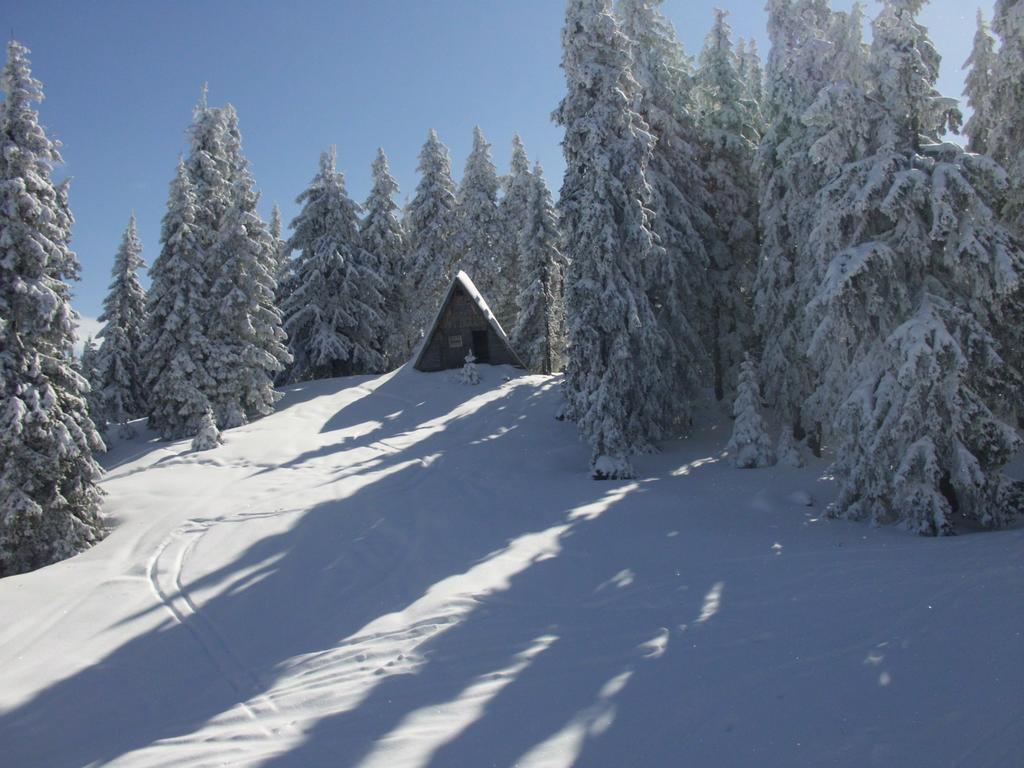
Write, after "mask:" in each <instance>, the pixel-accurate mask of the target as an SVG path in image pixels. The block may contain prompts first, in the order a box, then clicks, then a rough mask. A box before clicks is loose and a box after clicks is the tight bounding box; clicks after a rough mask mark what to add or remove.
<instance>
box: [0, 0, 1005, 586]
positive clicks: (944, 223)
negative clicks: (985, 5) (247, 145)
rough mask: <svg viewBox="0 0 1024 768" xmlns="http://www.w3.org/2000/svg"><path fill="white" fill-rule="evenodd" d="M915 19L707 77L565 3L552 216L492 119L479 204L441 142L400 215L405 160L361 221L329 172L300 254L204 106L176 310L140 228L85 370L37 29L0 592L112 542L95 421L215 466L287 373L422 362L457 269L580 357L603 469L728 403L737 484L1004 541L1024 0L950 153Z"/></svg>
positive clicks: (596, 11) (640, 18) (302, 375)
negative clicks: (103, 512) (560, 168)
mask: <svg viewBox="0 0 1024 768" xmlns="http://www.w3.org/2000/svg"><path fill="white" fill-rule="evenodd" d="M922 4H923V3H922V0H885V2H883V3H882V10H881V11H880V13H879V14H878V16H877V17H876V18H875V19H874V20H873V21H872V22H871V29H872V36H871V42H870V43H865V42H864V41H863V39H862V30H863V27H864V21H863V18H862V10H861V9H860V8H859V6H855V7H854V9H853V10H852V11H850V12H838V11H833V10H832V9H831V7H830V5H829V3H828V2H827V0H770V1H769V3H768V7H767V10H768V16H769V22H768V24H769V27H768V32H769V37H770V40H771V50H770V52H769V54H768V57H767V63H766V65H765V67H764V69H762V61H761V58H760V56H759V54H758V52H757V49H756V46H755V44H754V43H752V42H749V43H748V42H744V41H742V40H741V41H739V42H738V43H736V42H734V40H733V36H732V33H731V30H730V28H729V25H728V22H727V15H726V14H725V13H724V12H721V11H719V12H716V14H715V18H714V21H713V25H712V29H711V31H710V32H709V33H708V35H707V37H706V39H705V43H704V46H703V49H702V51H701V52H700V55H699V57H698V58H697V59H696V61H695V60H694V59H693V58H691V57H690V56H688V55H687V54H686V53H685V51H684V50H683V48H682V46H681V44H680V43H679V41H678V39H677V37H676V34H675V31H674V29H673V28H672V26H671V24H670V23H669V22H668V21H667V20H666V19H665V17H664V16H663V15H662V14H661V12H660V10H659V6H660V5H661V0H619V2H618V3H617V5H616V6H615V7H613V6H612V2H611V0H568V2H567V7H566V17H565V26H564V30H563V37H562V42H563V59H562V69H563V71H564V75H565V78H566V95H565V97H564V98H563V100H562V102H561V103H560V104H559V105H558V106H557V108H556V109H555V111H554V113H553V119H554V120H555V121H556V122H557V123H558V124H559V125H561V126H562V127H563V128H564V129H565V138H564V140H563V143H562V146H563V151H564V155H565V160H566V171H565V176H564V179H563V182H562V187H561V192H560V195H559V198H558V200H557V203H556V202H554V201H553V200H552V197H551V194H550V192H549V190H548V187H547V185H546V183H545V181H544V178H543V173H542V170H541V169H540V167H539V166H537V167H535V168H532V169H531V167H530V163H529V160H528V158H527V155H526V151H525V149H524V147H523V145H522V142H521V141H519V140H518V138H516V140H515V141H514V145H513V153H512V161H511V168H510V170H509V173H508V174H506V175H499V174H498V173H497V171H496V169H495V166H494V164H493V162H492V160H491V156H490V145H489V144H488V143H487V141H486V139H485V137H484V135H483V133H482V132H481V131H480V129H479V128H477V129H476V130H475V131H474V136H473V148H472V151H471V153H470V155H469V158H468V160H467V162H466V166H465V171H464V173H463V176H462V179H461V181H460V183H459V184H456V183H455V181H454V179H453V178H452V172H451V161H450V157H449V153H448V150H447V148H446V147H445V146H444V144H443V143H442V142H441V140H440V138H439V137H438V136H437V134H436V133H435V132H434V131H431V132H430V133H429V135H428V137H427V141H426V143H425V144H424V146H423V149H422V152H421V154H420V162H419V168H418V170H419V173H420V179H419V183H418V185H417V187H416V190H415V195H414V197H413V199H412V200H411V202H410V203H409V204H408V205H407V206H406V207H405V208H404V209H403V208H401V207H400V206H399V205H398V204H397V203H396V202H395V197H396V195H397V193H398V185H397V183H396V182H395V180H394V178H393V177H392V176H391V174H390V171H389V168H388V161H387V157H386V155H385V154H384V152H383V150H381V151H379V152H378V155H377V157H376V159H375V160H374V162H373V186H372V190H371V192H370V195H369V197H368V199H367V200H366V201H365V202H364V203H363V204H359V203H357V202H355V201H354V200H353V199H352V198H351V197H350V196H349V194H348V192H347V190H346V186H345V179H344V175H343V174H342V173H341V172H340V171H339V170H338V169H337V168H336V156H335V152H334V150H333V149H330V150H328V151H327V152H325V153H324V154H323V155H322V157H321V159H320V164H319V168H318V171H317V173H316V175H315V176H314V178H313V180H312V181H311V183H310V185H309V186H308V188H307V189H306V190H305V191H303V192H302V194H301V195H300V196H299V198H298V202H299V204H300V205H301V210H300V212H299V214H298V216H297V217H296V218H295V220H294V221H293V222H292V223H291V233H290V236H289V237H288V238H287V239H284V238H283V236H282V223H281V220H280V215H279V213H278V211H277V209H276V207H275V210H274V213H273V215H272V217H271V220H270V222H269V223H267V222H264V221H263V220H262V219H261V218H260V216H259V214H258V213H257V210H256V208H257V203H258V200H259V193H258V191H257V189H256V185H255V181H254V179H253V175H252V172H251V169H250V167H249V163H248V161H247V160H246V158H245V155H244V153H243V151H242V141H241V133H240V130H239V121H238V115H237V113H236V112H235V110H234V109H233V108H232V107H231V106H230V105H228V106H225V107H212V106H210V105H209V104H208V103H207V97H206V94H205V91H204V93H203V96H202V98H201V99H200V101H199V103H198V105H197V106H196V108H195V110H194V113H193V117H192V123H191V126H190V130H189V147H188V151H187V153H186V154H185V155H184V156H183V157H181V158H180V159H179V162H178V166H177V171H176V174H175V177H174V179H173V180H172V182H171V185H170V190H169V195H168V202H167V209H166V213H165V215H164V218H163V222H162V227H161V235H160V251H159V254H158V256H157V258H156V259H155V260H154V263H153V266H152V269H151V270H150V277H151V287H150V290H149V292H148V294H147V293H146V292H144V291H143V289H142V286H141V283H140V281H139V278H138V274H139V271H140V270H141V269H142V268H143V267H144V262H143V260H142V247H141V244H140V242H139V238H138V234H137V232H136V228H135V222H134V217H132V219H131V220H130V221H129V224H128V228H127V229H126V231H125V234H124V237H123V240H122V243H121V246H120V248H119V250H118V252H117V254H116V257H115V261H114V268H113V275H112V282H111V286H110V291H109V294H108V296H107V298H106V300H105V302H104V308H103V309H104V311H103V315H102V316H101V318H100V319H101V321H102V322H103V323H104V327H103V331H102V332H101V334H100V341H101V344H100V345H99V346H98V347H97V346H96V345H95V344H94V343H92V342H91V341H90V343H89V344H87V346H86V348H85V352H84V354H83V356H82V360H81V361H77V360H75V359H74V356H73V354H72V344H73V334H74V324H75V314H74V312H73V310H72V309H71V307H70V295H69V289H68V281H70V280H74V279H76V278H77V276H78V264H77V261H76V259H75V256H74V254H73V252H72V251H71V250H70V247H69V241H70V234H71V226H72V222H73V219H72V216H71V212H70V210H69V208H68V195H67V193H68V190H67V185H66V184H59V185H57V184H54V183H53V182H52V181H51V172H52V169H53V167H54V166H55V165H56V164H58V163H60V155H59V147H58V144H57V143H56V142H54V141H52V140H50V139H48V138H47V137H46V135H45V132H44V131H43V129H42V128H41V126H40V125H39V121H38V115H37V113H36V111H35V107H34V104H35V103H38V101H40V100H41V98H42V89H41V85H40V84H39V83H38V82H37V81H36V80H35V79H34V78H33V77H32V75H31V72H30V68H29V62H28V59H27V53H28V51H27V50H26V49H25V48H24V46H22V45H20V44H19V43H17V42H11V43H10V44H9V46H8V61H7V65H6V67H5V69H4V73H3V89H4V91H5V93H6V99H5V101H4V103H3V109H2V114H0V141H2V142H3V153H2V154H0V195H2V199H0V246H2V248H3V249H4V254H5V255H4V257H3V258H0V278H2V281H0V340H2V344H3V347H2V349H0V373H2V382H3V387H4V403H3V412H2V419H3V430H2V434H0V508H2V509H3V512H4V514H3V516H2V518H0V572H4V573H14V572H20V571H23V570H27V569H30V568H34V567H38V566H40V565H43V564H46V563H48V562H52V561H54V560H57V559H60V558H62V557H66V556H68V555H69V554H73V553H74V552H76V551H80V550H81V549H82V548H84V547H86V546H88V545H89V544H91V543H92V542H93V541H95V540H97V539H98V538H99V537H100V536H101V535H102V525H101V522H100V515H99V508H100V501H101V498H100V497H101V494H100V491H99V490H98V488H97V485H96V482H97V479H98V477H99V468H98V466H97V464H96V462H95V460H94V458H93V454H94V453H95V452H97V451H100V450H102V449H103V443H102V439H101V437H100V432H99V431H98V430H97V426H99V427H100V429H103V428H105V427H106V424H107V423H108V422H109V423H112V424H118V425H121V428H122V429H129V428H130V427H129V422H130V421H132V420H133V419H136V418H139V417H142V416H145V417H147V418H148V421H149V424H150V425H151V426H152V427H153V428H154V429H155V430H157V431H158V432H159V433H160V434H161V435H162V436H163V437H165V438H183V437H193V438H194V445H195V447H197V448H208V447H212V446H215V445H216V444H217V443H218V442H219V441H220V435H219V432H220V430H221V429H225V428H230V427H234V426H238V425H240V424H243V423H245V422H247V421H248V420H251V419H254V418H259V417H260V416H263V415H266V414H267V413H270V412H271V411H272V410H273V408H274V404H275V402H276V401H277V400H278V398H279V397H280V393H279V392H278V391H277V389H276V387H277V386H279V385H281V384H282V383H287V382H293V381H301V380H305V379H310V378H320V377H325V376H337V375H348V374H356V373H379V372H383V371H386V370H389V369H392V368H394V367H397V366H398V365H400V364H402V363H403V362H404V361H405V360H406V359H407V358H408V356H409V354H410V352H411V350H412V348H413V347H414V346H415V344H416V343H417V342H418V341H419V338H420V334H421V333H422V329H423V328H424V327H425V326H426V325H427V324H428V323H429V321H430V319H431V318H432V314H433V313H434V312H435V311H436V308H437V304H438V302H439V301H440V298H441V296H442V295H443V292H444V290H445V288H446V287H447V285H448V283H449V282H450V280H451V279H452V276H453V275H454V273H455V272H456V271H457V270H458V269H465V270H466V271H467V272H469V273H470V274H471V275H472V277H473V279H474V281H475V282H476V284H477V285H478V286H479V287H480V288H481V291H482V292H483V294H484V295H485V296H487V298H488V299H489V300H490V302H491V303H492V305H493V307H494V309H495V313H496V315H497V317H498V319H499V321H500V322H501V323H502V325H503V326H504V327H505V328H507V329H511V336H512V340H513V345H514V346H515V347H516V349H517V350H518V351H519V353H520V355H521V356H522V357H524V358H525V359H526V360H527V361H528V363H529V365H530V366H531V368H532V369H533V370H535V371H539V372H544V373H550V372H553V371H557V370H560V369H562V368H563V367H564V369H565V378H564V391H565V395H566V407H565V413H564V415H565V417H566V418H570V419H572V420H573V421H575V422H576V424H577V425H578V427H579V431H580V433H581V435H582V437H583V438H584V439H585V440H587V441H588V442H589V443H590V445H591V446H592V449H593V450H592V460H591V470H592V474H593V475H594V477H596V478H627V477H631V476H632V475H633V473H634V471H633V467H632V461H631V460H632V458H633V457H635V456H636V455H638V454H641V453H644V452H648V451H652V450H656V447H657V445H658V443H659V442H660V441H662V440H664V439H666V438H672V437H677V436H680V435H683V434H685V432H686V430H687V428H688V426H689V425H690V424H691V422H692V419H693V417H694V415H695V414H696V413H697V412H699V411H701V410H704V409H707V408H709V407H716V406H715V404H716V402H723V403H733V409H734V416H735V417H736V421H735V429H734V434H733V437H732V440H731V441H730V444H729V447H728V453H729V455H730V458H731V460H732V461H733V462H734V463H736V464H737V465H738V466H764V465H766V464H769V463H772V462H773V461H775V460H781V461H785V462H787V463H799V462H800V461H801V460H802V459H801V452H802V451H803V450H805V449H806V450H809V451H813V452H814V453H818V454H820V453H821V452H822V451H824V450H826V449H829V450H831V451H832V452H833V453H834V456H835V470H836V477H837V480H838V482H839V497H838V499H837V501H836V503H835V504H834V505H833V507H832V509H831V513H832V514H834V515H836V516H844V517H850V518H855V519H870V520H872V521H875V522H892V521H902V522H903V523H905V524H906V525H908V526H909V527H911V528H912V529H914V530H918V531H920V532H922V533H929V534H947V533H952V532H954V530H955V529H956V527H957V525H958V524H960V523H962V522H969V523H971V524H976V525H980V526H983V527H999V526H1001V525H1004V524H1006V523H1007V522H1009V521H1010V520H1011V519H1012V518H1013V517H1014V515H1015V514H1017V513H1018V512H1019V511H1020V509H1021V505H1022V503H1024V502H1022V496H1024V494H1022V492H1021V489H1020V485H1019V484H1015V483H1013V482H1011V481H1010V480H1009V479H1008V478H1007V477H1006V476H1005V475H1004V474H1003V472H1002V468H1003V466H1004V465H1005V464H1006V463H1007V461H1008V460H1009V459H1010V458H1011V457H1012V456H1013V454H1014V453H1016V452H1017V451H1019V450H1020V447H1021V439H1020V435H1019V433H1018V431H1017V429H1016V428H1015V426H1019V424H1020V419H1021V418H1022V414H1024V375H1022V371H1024V360H1022V355H1024V339H1022V326H1024V297H1022V288H1021V279H1020V276H1021V274H1022V272H1024V251H1022V246H1021V238H1022V236H1024V135H1022V131H1024V128H1022V126H1024V120H1022V119H1021V118H1022V103H1024V98H1022V97H1024V21H1022V19H1024V2H1022V0H998V1H997V3H996V6H995V13H994V17H993V22H992V26H991V29H990V27H989V25H988V24H987V23H985V21H984V20H983V19H982V18H981V16H980V14H979V28H978V33H977V35H976V38H975V43H974V51H973V53H972V55H971V58H970V59H969V60H968V62H967V66H968V68H969V74H968V78H967V89H966V92H965V95H966V97H967V101H968V103H969V104H970V106H971V107H972V109H973V115H972V117H971V119H970V120H969V121H968V122H967V123H966V125H965V126H963V131H964V133H965V135H966V137H967V140H968V143H967V147H966V148H962V147H960V146H959V145H957V144H954V143H951V142H949V141H946V140H945V135H946V134H947V133H948V132H949V131H956V130H960V128H961V126H960V122H961V116H960V112H959V110H958V109H957V102H956V101H955V100H952V99H949V98H944V97H943V96H942V95H941V94H939V93H938V92H937V90H936V87H935V83H936V81H937V77H938V67H939V60H940V58H939V54H938V53H937V51H936V49H935V47H934V45H933V44H932V42H931V40H930V39H929V37H928V34H927V30H926V29H925V28H924V27H923V26H922V25H921V24H920V23H919V22H918V20H917V13H918V11H919V10H920V7H921V6H922ZM993 32H994V34H993ZM90 382H91V386H90ZM762 410H763V411H764V412H765V414H766V415H765V416H764V417H762V415H761V412H762ZM1015 422H1016V425H1015ZM772 430H775V431H777V435H778V436H777V438H771V437H770V436H769V432H770V431H772Z"/></svg>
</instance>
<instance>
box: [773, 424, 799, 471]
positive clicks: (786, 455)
mask: <svg viewBox="0 0 1024 768" xmlns="http://www.w3.org/2000/svg"><path fill="white" fill-rule="evenodd" d="M775 457H776V461H777V462H778V463H779V464H781V465H783V466H784V467H802V466H803V465H804V458H803V456H801V455H800V446H798V445H797V443H796V438H794V437H793V430H792V428H791V427H790V426H789V424H783V425H782V431H781V432H780V433H779V442H778V445H777V446H776V448H775Z"/></svg>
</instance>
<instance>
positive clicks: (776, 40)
mask: <svg viewBox="0 0 1024 768" xmlns="http://www.w3.org/2000/svg"><path fill="white" fill-rule="evenodd" d="M860 23H861V21H860V13H859V9H858V8H857V7H856V6H855V8H854V11H853V13H851V14H849V15H847V14H833V13H832V12H831V11H830V9H829V5H828V2H826V0H770V2H769V3H768V34H769V37H770V39H771V43H772V46H771V50H770V52H769V55H768V64H767V70H766V78H765V91H766V95H765V110H764V111H765V117H766V118H767V123H768V128H767V130H766V132H765V134H764V136H763V137H762V140H761V144H760V146H759V147H758V151H757V156H756V163H755V167H756V170H757V175H758V187H759V189H760V233H761V247H760V261H759V265H758V271H757V278H756V281H755V290H754V321H755V329H756V330H757V333H758V336H759V337H760V338H761V341H762V345H763V348H762V353H761V377H760V378H761V381H762V383H763V385H764V395H765V398H766V400H767V402H768V403H769V404H771V405H772V406H773V407H774V408H775V410H776V412H777V413H778V415H779V416H780V418H781V419H782V421H783V422H784V423H787V424H789V425H791V427H792V428H793V429H794V431H795V432H796V433H797V437H798V438H802V437H803V435H804V434H805V433H809V437H808V440H809V441H810V443H811V446H812V447H813V448H814V449H815V450H818V448H819V444H820V437H819V434H818V433H819V432H820V428H819V427H818V425H816V424H815V423H814V420H813V419H812V418H810V417H809V416H808V415H807V414H806V412H805V411H806V409H805V402H806V400H807V398H808V397H809V395H810V393H811V391H812V390H813V388H814V383H813V375H814V374H813V369H812V367H811V365H810V363H809V361H808V360H807V356H806V349H807V346H808V339H809V336H810V331H809V328H808V322H807V318H806V310H805V307H806V304H807V302H808V301H809V299H810V295H813V293H814V291H815V290H816V288H817V277H816V275H817V270H816V267H815V265H814V261H813V257H812V255H811V253H810V251H809V249H808V248H807V245H806V244H807V241H808V238H809V233H810V230H811V228H812V227H813V226H814V224H815V222H816V221H817V211H816V209H815V206H816V205H817V201H816V196H817V193H818V192H819V191H820V189H821V188H822V187H823V186H824V184H825V182H826V169H825V167H823V166H822V165H819V164H817V163H815V162H813V161H812V160H811V148H812V147H814V146H815V144H816V142H817V141H818V139H819V138H820V136H821V133H822V130H821V128H820V127H818V126H816V125H809V124H808V123H807V122H805V120H804V117H805V115H806V113H807V111H808V110H809V109H810V108H811V106H812V105H813V104H814V103H815V101H816V100H817V98H818V96H819V94H820V93H821V92H822V90H823V89H825V88H827V87H829V86H830V85H832V84H834V83H837V82H845V83H849V84H851V85H857V84H858V83H859V81H860V80H862V79H863V76H864V70H865V66H864V65H861V66H849V67H846V68H845V69H843V70H840V69H839V68H837V67H836V64H835V51H836V46H835V45H834V39H835V38H836V37H837V35H838V34H839V33H841V34H842V36H843V37H844V38H845V39H848V40H849V42H848V43H847V44H846V46H845V49H846V50H850V49H852V48H854V47H855V44H854V40H853V34H854V32H856V34H857V38H856V42H857V44H859V40H860V38H859V25H860ZM846 30H850V31H849V32H846ZM862 58H863V54H862ZM860 85H863V83H860ZM844 159H845V158H844Z"/></svg>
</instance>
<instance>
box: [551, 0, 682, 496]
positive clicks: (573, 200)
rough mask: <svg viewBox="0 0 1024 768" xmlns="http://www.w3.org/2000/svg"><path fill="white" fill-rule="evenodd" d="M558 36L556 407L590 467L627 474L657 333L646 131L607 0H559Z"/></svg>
mask: <svg viewBox="0 0 1024 768" xmlns="http://www.w3.org/2000/svg"><path fill="white" fill-rule="evenodd" d="M562 47H563V55H562V69H563V71H564V72H565V78H566V82H567V86H568V92H567V94H566V96H565V98H564V99H563V100H562V102H561V104H560V105H559V107H558V109H557V110H556V112H555V115H554V117H555V120H556V121H557V122H558V123H559V124H560V125H562V126H563V127H564V128H565V138H564V139H563V141H562V150H563V152H564V154H565V160H566V172H565V180H564V182H563V185H562V194H561V201H560V208H561V212H562V223H563V226H564V228H565V236H566V244H567V254H566V255H567V256H568V259H569V269H568V274H567V277H566V312H567V326H568V333H569V356H568V366H567V369H566V378H565V388H566V396H567V413H568V415H569V416H571V417H572V418H574V419H575V420H576V422H577V424H578V426H579V430H580V433H581V435H582V436H583V438H584V439H586V440H587V441H588V442H589V443H590V444H591V446H592V448H593V453H592V457H591V473H592V475H593V476H594V477H595V478H597V479H606V478H627V477H632V475H633V469H632V466H631V462H630V457H631V456H632V455H634V454H636V453H639V452H641V451H646V450H649V449H651V447H652V445H653V441H654V440H656V439H657V438H658V437H659V436H660V434H661V421H662V419H663V417H664V415H663V414H662V413H661V412H660V411H659V409H658V407H657V405H656V404H657V403H659V402H661V401H662V399H663V398H662V397H661V392H662V391H663V390H662V388H663V387H664V386H665V382H664V380H663V377H662V372H661V369H660V362H661V360H662V358H663V355H664V353H665V343H664V339H663V335H662V334H661V332H660V331H659V328H658V321H657V318H656V317H655V315H654V310H653V308H652V307H651V304H650V301H649V300H648V298H647V294H646V284H645V278H644V274H643V269H644V265H645V263H646V262H647V261H648V260H649V259H650V258H652V252H653V251H654V250H655V249H656V248H657V246H656V245H655V243H654V237H653V235H652V234H651V229H650V219H651V211H650V209H649V208H648V207H647V201H649V200H650V197H651V191H650V188H649V187H648V185H647V180H646V178H645V174H646V171H647V168H648V165H649V164H650V161H651V150H652V147H653V145H654V138H653V137H652V136H651V134H650V133H649V132H648V129H647V125H646V124H645V123H644V121H643V119H642V118H641V117H640V115H639V114H637V112H636V111H635V109H634V104H635V100H636V98H637V90H638V85H637V83H636V80H634V78H633V76H632V74H631V72H630V52H629V41H628V40H627V38H626V37H625V36H624V35H623V34H622V32H621V31H620V30H619V27H618V23H617V22H616V20H615V17H614V15H613V13H612V8H611V2H610V0H570V2H569V3H568V6H567V8H566V18H565V26H564V28H563V31H562Z"/></svg>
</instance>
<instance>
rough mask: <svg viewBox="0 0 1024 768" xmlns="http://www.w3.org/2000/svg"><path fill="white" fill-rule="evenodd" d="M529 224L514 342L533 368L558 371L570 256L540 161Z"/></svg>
mask: <svg viewBox="0 0 1024 768" xmlns="http://www.w3.org/2000/svg"><path fill="white" fill-rule="evenodd" d="M530 181H531V184H530V190H529V192H530V194H529V197H528V198H527V210H526V223H525V225H524V226H523V228H522V230H521V231H520V234H519V237H520V246H519V253H521V254H522V260H521V262H520V275H521V284H520V288H519V312H518V313H517V314H518V318H519V319H518V321H517V322H516V324H515V326H514V328H513V330H512V337H511V338H512V346H513V348H514V349H516V351H517V352H518V353H519V354H520V355H521V356H522V358H523V360H524V361H525V362H526V364H527V365H528V366H529V368H530V370H531V371H535V372H537V373H554V372H555V371H558V370H560V369H561V361H562V354H563V348H564V340H563V339H562V338H561V331H562V328H563V327H564V325H565V318H564V317H563V315H564V306H563V303H562V280H563V275H564V269H565V260H564V258H563V257H562V254H561V252H560V251H559V249H558V246H559V240H560V233H559V230H558V218H557V215H556V213H555V206H554V203H553V202H552V200H551V193H550V192H549V191H548V186H547V184H545V183H544V171H543V170H542V169H541V167H540V164H538V165H537V166H536V168H535V169H534V172H533V173H532V174H531V177H530Z"/></svg>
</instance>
